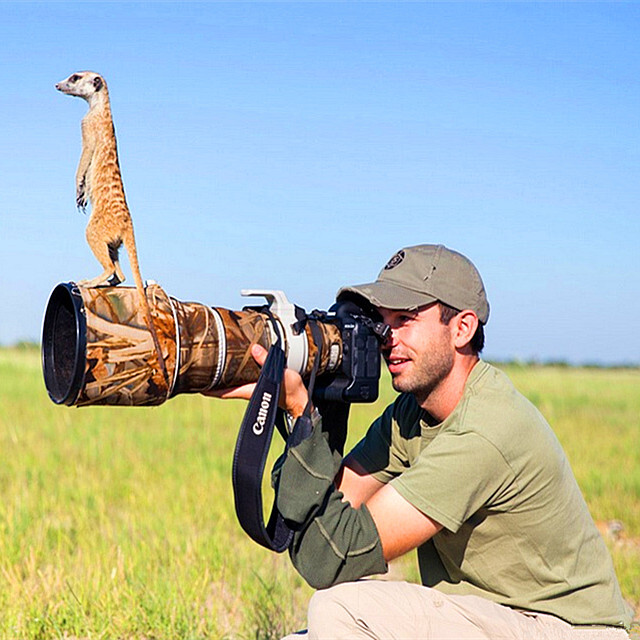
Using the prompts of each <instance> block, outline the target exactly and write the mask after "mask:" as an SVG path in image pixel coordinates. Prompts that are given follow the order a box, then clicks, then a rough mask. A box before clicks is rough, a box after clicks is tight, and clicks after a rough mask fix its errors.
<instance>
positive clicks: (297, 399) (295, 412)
mask: <svg viewBox="0 0 640 640" xmlns="http://www.w3.org/2000/svg"><path fill="white" fill-rule="evenodd" d="M267 353H268V351H267V350H266V349H265V348H264V347H261V346H260V345H259V344H256V345H253V347H252V348H251V355H252V356H253V358H254V360H255V361H256V362H257V363H258V364H259V365H260V366H262V365H263V364H264V361H265V360H266V359H267ZM255 388H256V385H255V383H251V384H245V385H242V386H240V387H234V388H233V389H217V390H215V391H206V392H204V395H206V396H213V397H214V398H224V399H228V398H240V399H242V400H249V399H250V398H251V396H252V394H253V391H254V389H255ZM308 401H309V394H308V393H307V388H306V387H305V386H304V382H303V381H302V377H301V376H300V374H299V373H298V372H296V371H293V370H292V369H285V370H284V379H283V381H282V389H281V391H280V402H279V405H280V408H282V409H284V410H285V411H286V412H287V413H289V414H290V415H291V416H292V417H293V419H294V420H295V419H296V418H299V417H300V416H301V415H302V413H303V411H304V408H305V407H306V406H307V403H308Z"/></svg>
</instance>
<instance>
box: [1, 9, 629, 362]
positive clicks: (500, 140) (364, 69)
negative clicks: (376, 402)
mask: <svg viewBox="0 0 640 640" xmlns="http://www.w3.org/2000/svg"><path fill="white" fill-rule="evenodd" d="M639 33H640V5H638V4H634V3H621V2H608V3H597V2H592V3H574V2H563V3H559V2H558V3H554V2H544V3H520V2H515V3H491V2H486V3H480V2H473V3H463V2H452V3H416V2H410V3H409V2H407V3H399V2H397V3H364V2H342V3H316V2H304V3H275V2H273V3H272V2H263V3H194V4H189V3H182V2H181V3H175V4H174V3H170V2H164V3H64V2H57V3H27V2H20V3H7V2H3V3H0V53H1V59H2V65H0V81H1V86H2V90H1V91H0V113H2V121H1V122H2V124H1V125H0V127H1V133H2V142H3V145H2V146H3V153H2V154H0V189H1V193H2V198H1V200H0V225H1V226H0V233H1V236H2V242H1V247H2V248H1V250H0V290H1V291H2V294H3V295H2V297H3V300H2V303H1V304H2V313H1V314H0V344H11V343H13V342H15V341H16V340H19V339H35V340H37V339H39V334H40V327H41V321H42V314H43V311H44V307H45V304H46V301H47V298H48V295H49V293H50V291H51V289H52V288H53V287H54V286H55V285H56V284H57V283H58V282H61V281H67V280H78V279H82V278H88V277H93V276H95V275H97V274H98V273H99V272H100V267H99V266H98V264H97V262H96V261H95V259H94V257H93V255H92V254H91V253H90V250H89V248H88V246H87V245H86V242H85V240H84V228H85V225H86V218H85V217H84V216H83V215H82V214H81V213H79V212H78V211H77V210H76V208H75V202H74V174H75V170H76V165H77V161H78V158H79V154H80V119H81V118H82V116H83V115H84V113H85V111H86V104H85V103H84V102H83V101H81V100H78V99H75V98H69V97H67V96H63V95H61V94H59V93H58V92H57V91H55V89H54V84H55V83H56V82H57V81H59V80H62V79H63V78H65V77H66V76H68V75H69V74H70V73H72V72H74V71H78V70H83V69H91V70H95V71H98V72H99V73H102V74H103V75H104V76H105V78H106V80H107V82H108V84H109V89H110V95H111V101H112V108H113V114H114V119H115V126H116V130H117V134H118V144H119V151H120V161H121V167H122V171H123V178H124V182H125V188H126V192H127V198H128V201H129V205H130V208H131V210H132V214H133V218H134V223H135V227H136V234H137V241H138V251H139V255H140V260H141V265H142V274H143V277H145V278H151V279H154V280H156V281H158V282H159V283H160V284H161V285H163V287H164V288H165V289H166V290H167V291H168V292H169V293H170V294H171V295H173V296H174V297H176V298H178V299H181V300H198V301H201V302H205V303H207V304H211V305H213V306H224V307H230V308H240V307H241V306H242V305H243V304H245V303H246V301H245V300H244V299H243V298H241V297H240V295H239V291H240V289H242V288H246V287H256V288H258V287H259V288H274V289H282V290H284V291H285V292H286V293H287V295H288V296H289V298H290V299H291V300H293V301H295V302H296V303H298V304H300V305H301V306H303V307H305V308H307V309H312V308H326V307H328V306H329V305H330V304H331V303H332V301H333V299H334V296H335V293H336V291H337V289H338V288H339V287H340V286H341V285H343V284H354V283H360V282H366V281H370V280H372V279H374V278H375V276H376V275H377V273H378V271H379V269H380V268H381V267H382V265H383V264H384V263H385V262H386V261H387V259H388V258H389V257H390V256H391V255H392V254H393V253H394V252H395V251H396V250H397V249H399V248H400V247H403V246H409V245H412V244H420V243H425V242H437V243H444V244H446V245H447V246H449V247H451V248H454V249H457V250H459V251H461V252H463V253H465V254H467V255H468V256H469V257H470V258H471V259H472V260H473V261H474V262H475V263H476V265H477V266H478V268H479V269H480V271H481V273H482V275H483V278H484V280H485V285H486V287H487V290H488V294H489V299H490V302H491V306H492V313H491V318H490V321H489V324H488V327H487V347H486V350H485V354H486V356H487V357H493V358H512V357H517V358H523V359H528V358H538V359H541V360H548V359H566V360H569V361H571V362H574V363H582V362H600V363H620V362H633V363H640V337H639V336H638V318H639V317H640V284H639V282H640V278H639V275H640V250H639V249H640V248H639V244H640V223H639V215H638V213H639V211H638V205H639V203H640V173H639V171H638V169H639V168H640V167H639V160H640V146H639V143H640V118H639V115H640V38H639V37H638V34H639ZM125 273H126V274H129V273H130V272H129V269H128V264H127V263H126V261H125ZM128 280H129V283H130V282H131V281H132V279H131V277H129V278H128Z"/></svg>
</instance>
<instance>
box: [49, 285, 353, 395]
mask: <svg viewBox="0 0 640 640" xmlns="http://www.w3.org/2000/svg"><path fill="white" fill-rule="evenodd" d="M146 294H147V299H148V300H149V305H150V307H151V313H152V318H153V324H154V328H155V330H156V334H157V336H158V341H159V343H160V347H161V349H162V355H163V359H164V362H165V367H166V369H167V372H168V373H169V379H170V384H169V386H167V384H166V383H165V379H164V377H163V375H162V373H161V371H160V369H159V366H158V356H157V353H156V350H155V346H154V342H153V340H152V338H151V334H150V332H149V329H148V327H147V325H146V323H145V318H144V314H143V313H142V311H141V309H140V305H139V301H138V294H137V291H136V289H135V288H134V287H122V286H119V287H96V288H89V287H84V286H80V285H77V284H75V283H73V282H68V283H61V284H59V285H57V286H56V287H55V288H54V290H53V292H52V293H51V296H50V298H49V301H48V304H47V308H46V311H45V316H44V322H43V332H42V367H43V373H44V380H45V386H46V388H47V392H48V393H49V396H50V398H51V399H52V400H53V402H55V403H56V404H66V405H75V406H87V405H124V406H150V405H158V404H162V403H163V402H165V401H166V400H167V399H168V398H170V397H173V396H175V395H178V394H181V393H198V392H202V391H208V390H213V389H225V388H230V387H236V386H239V385H242V384H246V383H249V382H255V381H256V380H257V378H258V375H259V368H258V366H257V365H256V363H255V361H254V360H253V358H252V357H251V353H250V350H251V347H252V345H254V344H261V345H262V346H264V347H265V348H269V347H270V346H271V344H272V342H273V341H274V339H275V335H276V334H280V335H281V336H282V338H283V346H284V348H285V353H286V354H289V351H290V349H289V345H288V343H287V335H289V336H291V335H292V334H291V327H290V326H289V324H288V322H287V326H286V331H285V330H284V329H285V327H284V325H283V321H282V320H281V319H279V318H278V317H277V316H275V315H274V314H273V313H266V312H262V311H260V310H256V309H245V310H243V311H232V310H229V309H224V308H220V307H208V306H206V305H203V304H200V303H197V302H181V301H179V300H176V299H175V298H172V297H170V296H168V295H167V294H166V292H165V291H164V290H163V289H162V288H161V287H160V286H159V285H157V284H155V283H154V284H148V286H147V288H146ZM318 327H319V329H320V332H321V335H322V351H321V355H322V357H321V362H320V368H319V372H320V373H325V372H326V373H330V372H332V371H334V370H336V369H338V368H339V366H340V363H341V359H342V342H341V335H340V330H339V329H338V328H337V327H336V326H334V325H333V324H331V323H318ZM304 334H305V335H306V339H307V348H306V350H305V352H306V353H305V358H304V360H305V361H303V360H301V359H300V349H296V353H295V354H294V353H293V351H292V353H291V356H292V359H293V360H295V363H294V364H295V368H297V369H298V370H299V371H300V373H302V375H303V376H305V377H306V376H308V375H309V374H310V372H311V369H312V367H313V362H314V359H315V356H316V353H317V347H316V345H315V343H314V341H313V338H312V335H311V330H310V327H308V326H307V327H305V329H304ZM289 341H291V339H290V340H289Z"/></svg>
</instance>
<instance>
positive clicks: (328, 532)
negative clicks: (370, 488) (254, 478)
mask: <svg viewBox="0 0 640 640" xmlns="http://www.w3.org/2000/svg"><path fill="white" fill-rule="evenodd" d="M339 463H340V460H339V457H338V456H336V455H335V454H334V453H332V451H331V450H330V448H329V445H328V444H327V441H326V439H325V437H324V435H323V434H322V430H321V425H320V424H319V422H318V421H315V424H314V426H313V431H312V433H311V435H310V436H309V437H308V438H307V439H305V440H303V441H302V442H301V443H299V444H298V445H296V446H294V447H291V448H290V449H288V451H287V452H286V453H285V454H283V457H282V458H281V459H280V460H278V462H277V463H276V467H275V468H274V472H273V483H274V487H275V489H276V494H277V498H276V499H277V505H278V509H279V511H280V513H281V514H282V515H283V517H284V518H285V519H286V520H287V521H288V522H289V524H290V525H291V526H292V527H293V528H294V531H295V533H294V539H293V543H292V545H291V547H290V555H291V560H292V562H293V564H294V566H295V567H296V569H297V570H298V571H299V572H300V574H301V575H302V576H303V577H304V578H305V580H307V582H308V583H309V584H310V585H311V586H313V587H315V588H324V587H328V586H331V585H333V584H336V583H339V582H346V581H349V580H357V579H358V578H361V577H363V576H367V575H372V574H376V573H384V572H385V571H386V569H387V566H386V563H385V561H384V557H383V554H382V545H381V542H380V538H379V536H378V531H377V529H376V526H375V523H374V522H373V519H372V518H371V514H370V513H369V511H368V509H367V508H366V507H365V506H362V507H360V508H359V509H354V508H353V507H352V506H351V505H350V504H349V503H348V502H346V501H344V500H343V494H342V493H341V492H340V491H338V490H337V489H336V487H335V485H334V478H335V476H336V472H337V471H338V469H339Z"/></svg>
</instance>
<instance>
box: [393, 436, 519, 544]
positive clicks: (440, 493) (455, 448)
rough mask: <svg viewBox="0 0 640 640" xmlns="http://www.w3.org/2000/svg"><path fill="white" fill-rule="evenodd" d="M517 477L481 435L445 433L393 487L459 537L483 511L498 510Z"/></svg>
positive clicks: (496, 450)
mask: <svg viewBox="0 0 640 640" xmlns="http://www.w3.org/2000/svg"><path fill="white" fill-rule="evenodd" d="M513 479H514V474H513V471H512V469H511V467H510V466H509V465H508V464H507V462H506V461H505V459H504V457H503V456H502V454H501V453H500V451H498V449H497V448H496V447H495V445H493V444H492V443H491V442H489V441H488V440H487V439H486V438H484V437H482V435H480V434H478V433H476V432H473V431H471V432H465V433H460V432H456V431H453V432H447V431H443V432H442V433H440V434H438V436H437V437H436V438H434V440H433V441H432V442H431V443H430V444H429V445H428V446H427V447H425V449H424V450H423V451H422V452H421V454H420V456H419V458H418V460H417V461H416V462H415V463H414V464H413V465H412V466H411V467H410V468H409V469H407V470H406V471H405V472H404V473H403V474H402V475H401V476H398V477H396V478H395V479H394V480H393V481H392V484H393V487H394V488H395V489H396V491H398V493H399V494H400V495H401V496H402V497H404V498H405V499H406V500H407V501H408V502H410V503H411V504H412V505H413V506H414V507H416V508H417V509H419V510H420V511H422V512H423V513H424V514H426V515H427V516H429V517H430V518H432V519H434V520H435V521H436V522H438V523H439V524H441V525H442V526H443V527H445V528H446V529H448V530H449V531H451V532H453V533H455V532H456V531H458V529H459V528H460V527H461V526H462V524H463V523H464V522H465V521H466V520H467V519H468V518H469V517H471V516H472V515H473V514H474V513H475V512H476V511H477V510H478V509H480V508H481V507H483V506H491V504H494V505H496V506H498V505H499V502H500V497H501V495H502V493H503V492H504V491H506V490H507V489H508V487H509V486H510V485H511V483H512V482H513Z"/></svg>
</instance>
